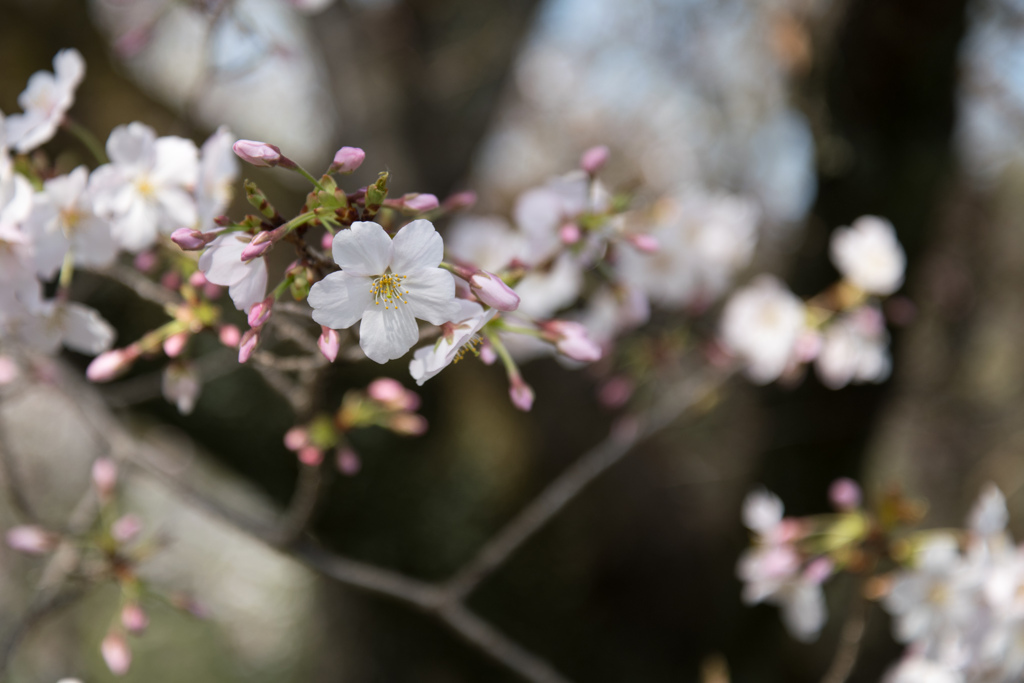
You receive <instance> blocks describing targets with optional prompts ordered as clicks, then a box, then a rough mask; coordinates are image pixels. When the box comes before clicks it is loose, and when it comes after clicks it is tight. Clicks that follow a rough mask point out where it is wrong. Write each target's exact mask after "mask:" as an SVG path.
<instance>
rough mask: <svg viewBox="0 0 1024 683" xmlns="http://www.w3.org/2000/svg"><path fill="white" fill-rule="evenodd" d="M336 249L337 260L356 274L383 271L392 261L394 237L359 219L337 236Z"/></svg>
mask: <svg viewBox="0 0 1024 683" xmlns="http://www.w3.org/2000/svg"><path fill="white" fill-rule="evenodd" d="M332 253H333V255H334V262H335V263H337V264H338V265H339V266H341V267H342V269H343V270H345V271H347V272H349V273H351V274H352V275H369V276H377V275H383V274H384V271H385V270H387V268H388V265H390V263H391V238H390V237H388V234H387V233H386V232H384V228H382V227H381V226H380V225H378V224H377V223H371V222H368V221H356V222H355V223H353V224H352V227H351V228H349V229H348V230H341V231H339V232H338V234H336V235H335V236H334V246H333V247H332ZM434 265H437V264H434Z"/></svg>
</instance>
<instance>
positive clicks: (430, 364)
mask: <svg viewBox="0 0 1024 683" xmlns="http://www.w3.org/2000/svg"><path fill="white" fill-rule="evenodd" d="M456 302H457V303H458V305H459V311H458V313H456V314H455V315H454V316H452V320H451V322H449V323H445V324H444V325H443V326H442V336H441V337H440V338H439V339H438V340H437V342H436V343H435V344H434V345H433V346H424V347H423V348H420V349H416V352H415V353H414V354H413V359H412V360H411V361H409V374H411V375H412V378H413V379H414V380H416V384H418V385H419V386H423V383H424V382H426V381H427V380H428V379H430V378H431V377H433V376H434V375H436V374H437V373H439V372H441V370H443V369H445V368H446V367H448V365H449V364H451V363H452V362H454V361H458V360H459V359H460V358H461V357H462V355H463V354H464V353H465V347H466V345H467V344H470V345H472V344H473V343H474V342H475V341H479V338H478V337H477V334H478V333H479V332H480V330H481V328H483V326H484V325H486V324H487V323H488V322H490V321H491V319H492V318H494V315H495V314H496V313H497V310H496V309H493V308H491V309H488V310H486V311H485V310H484V309H483V306H481V305H480V304H478V303H475V302H473V301H466V300H464V299H457V300H456Z"/></svg>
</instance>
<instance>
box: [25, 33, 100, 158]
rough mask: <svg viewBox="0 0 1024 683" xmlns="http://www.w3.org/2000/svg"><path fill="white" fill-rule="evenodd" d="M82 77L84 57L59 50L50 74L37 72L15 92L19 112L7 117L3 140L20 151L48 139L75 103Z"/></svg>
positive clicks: (69, 49)
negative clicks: (5, 136) (20, 111)
mask: <svg viewBox="0 0 1024 683" xmlns="http://www.w3.org/2000/svg"><path fill="white" fill-rule="evenodd" d="M84 77H85V60H84V59H83V58H82V54H81V53H80V52H79V51H78V50H76V49H74V48H68V49H65V50H61V51H60V52H58V53H57V56H55V57H54V58H53V73H50V72H49V71H37V72H35V73H34V74H32V76H31V77H30V78H29V79H28V87H26V88H25V90H24V91H23V92H22V93H21V94H20V95H18V105H19V106H21V108H22V109H23V110H24V111H23V113H21V114H11V115H10V116H8V117H7V123H6V129H7V142H8V144H9V145H11V147H13V148H14V149H16V150H17V151H19V152H21V153H25V152H31V151H32V150H33V149H35V148H36V147H39V146H40V145H42V144H44V143H46V142H48V141H49V140H50V139H51V138H53V136H54V134H55V133H56V132H57V128H58V127H59V126H60V124H61V123H62V122H63V121H64V115H65V114H66V113H67V111H68V109H71V105H73V104H74V103H75V90H76V89H77V88H78V85H79V84H80V83H81V82H82V78H84Z"/></svg>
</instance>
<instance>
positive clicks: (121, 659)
mask: <svg viewBox="0 0 1024 683" xmlns="http://www.w3.org/2000/svg"><path fill="white" fill-rule="evenodd" d="M100 654H102V655H103V661H104V662H105V663H106V665H107V668H108V669H110V673H112V674H114V675H115V676H124V675H125V674H126V673H128V669H130V668H131V665H132V651H131V649H130V648H129V647H128V641H127V640H126V639H125V637H124V636H123V635H122V634H120V633H118V632H116V631H111V632H110V633H108V634H107V636H106V637H105V638H104V639H103V642H102V643H100Z"/></svg>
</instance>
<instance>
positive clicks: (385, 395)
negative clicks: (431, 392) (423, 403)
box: [366, 377, 420, 411]
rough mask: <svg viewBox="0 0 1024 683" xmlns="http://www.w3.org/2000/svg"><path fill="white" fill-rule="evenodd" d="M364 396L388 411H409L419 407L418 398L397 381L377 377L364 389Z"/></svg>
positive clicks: (417, 395)
mask: <svg viewBox="0 0 1024 683" xmlns="http://www.w3.org/2000/svg"><path fill="white" fill-rule="evenodd" d="M366 395H367V396H369V397H370V398H372V399H373V400H374V401H377V402H378V403H381V404H383V405H384V406H385V407H386V408H388V409H389V410H400V411H411V410H416V409H417V408H419V407H420V397H419V394H417V393H416V392H415V391H409V390H408V389H406V388H405V385H404V384H402V383H401V382H399V381H398V380H397V379H392V378H390V377H379V378H377V379H375V380H373V381H372V382H370V383H369V384H368V385H367V387H366Z"/></svg>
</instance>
